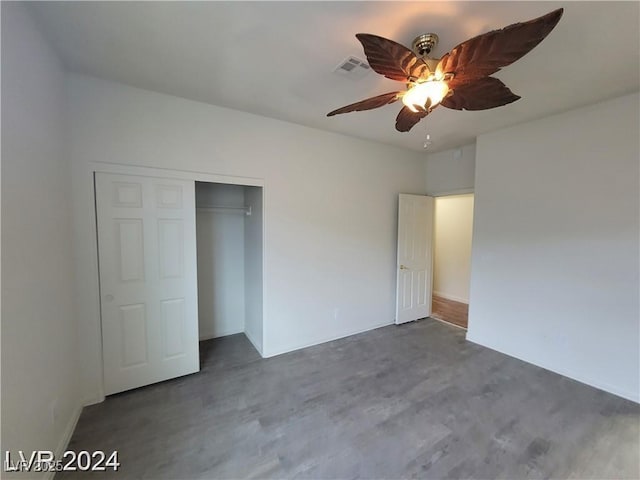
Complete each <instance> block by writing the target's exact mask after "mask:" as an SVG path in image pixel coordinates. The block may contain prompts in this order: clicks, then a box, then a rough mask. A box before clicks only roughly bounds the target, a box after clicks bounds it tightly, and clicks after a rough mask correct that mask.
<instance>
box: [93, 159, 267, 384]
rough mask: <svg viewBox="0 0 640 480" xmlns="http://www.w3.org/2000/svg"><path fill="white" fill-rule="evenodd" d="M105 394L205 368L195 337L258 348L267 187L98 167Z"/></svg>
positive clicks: (99, 257)
mask: <svg viewBox="0 0 640 480" xmlns="http://www.w3.org/2000/svg"><path fill="white" fill-rule="evenodd" d="M95 193H96V224H97V242H98V269H99V280H100V313H101V322H102V328H101V330H102V357H103V358H102V360H103V372H104V376H103V378H104V391H105V394H106V395H110V394H113V393H118V392H122V391H125V390H130V389H132V388H138V387H141V386H144V385H149V384H151V383H155V382H160V381H163V380H168V379H170V378H175V377H179V376H182V375H187V374H191V373H195V372H198V371H199V368H200V362H199V340H204V339H209V338H214V337H220V336H224V335H232V334H236V333H242V332H244V334H245V335H246V336H247V337H248V338H249V340H250V341H251V342H252V343H253V345H254V346H255V348H256V349H257V350H258V352H260V353H262V225H263V224H262V216H263V208H262V187H254V186H242V185H230V184H222V183H207V182H199V181H194V180H190V179H187V178H184V177H183V178H162V177H151V176H143V175H129V174H116V173H106V172H105V173H103V172H96V174H95Z"/></svg>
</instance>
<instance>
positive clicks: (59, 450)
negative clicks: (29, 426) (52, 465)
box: [44, 406, 82, 479]
mask: <svg viewBox="0 0 640 480" xmlns="http://www.w3.org/2000/svg"><path fill="white" fill-rule="evenodd" d="M81 413H82V407H81V406H79V407H77V408H76V409H75V410H74V411H73V414H72V415H71V418H69V421H68V422H67V426H66V428H65V429H64V433H63V434H62V437H60V441H59V442H58V445H57V446H56V450H55V452H54V455H55V459H56V460H60V459H62V454H63V453H64V452H65V450H66V449H67V447H68V446H69V442H70V441H71V437H72V436H73V432H74V431H75V429H76V425H77V424H78V420H79V419H80V414H81ZM55 474H56V472H55V471H51V472H46V474H45V476H44V478H46V479H53V477H54V476H55Z"/></svg>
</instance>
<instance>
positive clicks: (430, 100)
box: [402, 80, 449, 113]
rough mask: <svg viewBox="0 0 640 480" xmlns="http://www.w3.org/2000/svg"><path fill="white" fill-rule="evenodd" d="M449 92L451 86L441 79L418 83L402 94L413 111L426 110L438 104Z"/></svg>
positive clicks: (404, 101)
mask: <svg viewBox="0 0 640 480" xmlns="http://www.w3.org/2000/svg"><path fill="white" fill-rule="evenodd" d="M447 93H449V86H448V85H447V84H446V82H443V81H441V80H431V81H428V82H423V83H418V84H415V85H414V86H412V87H411V88H409V90H407V92H406V93H405V94H404V95H403V96H402V103H404V104H405V106H406V107H407V108H408V109H409V110H411V111H412V112H416V113H417V112H425V111H428V110H430V109H432V108H433V107H435V106H436V105H438V104H439V103H440V102H441V101H442V99H443V98H444V97H446V96H447Z"/></svg>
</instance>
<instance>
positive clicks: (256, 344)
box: [244, 330, 264, 358]
mask: <svg viewBox="0 0 640 480" xmlns="http://www.w3.org/2000/svg"><path fill="white" fill-rule="evenodd" d="M244 336H245V337H247V338H248V339H249V341H250V342H251V345H253V348H255V349H256V350H257V351H258V353H259V354H260V356H261V357H262V358H264V355H263V354H262V345H260V344H259V343H258V342H257V341H256V339H255V338H253V335H251V334H249V332H247V331H246V330H245V331H244Z"/></svg>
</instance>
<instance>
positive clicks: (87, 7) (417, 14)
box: [31, 1, 640, 151]
mask: <svg viewBox="0 0 640 480" xmlns="http://www.w3.org/2000/svg"><path fill="white" fill-rule="evenodd" d="M639 5H640V4H639V3H638V2H569V1H567V2H546V1H544V2H477V1H475V2H408V3H404V2H325V1H321V2H131V3H128V2H42V3H40V2H38V3H32V4H31V8H32V11H33V13H34V15H35V16H36V18H37V21H38V22H39V23H40V25H41V26H42V28H43V30H44V32H45V34H46V36H47V37H48V38H49V39H50V41H51V42H52V44H53V46H54V48H55V49H56V50H57V51H58V52H59V54H60V56H61V58H62V61H63V62H64V64H65V65H66V67H67V68H68V69H70V70H72V71H76V72H81V73H87V74H90V75H94V76H97V77H101V78H106V79H111V80H115V81H119V82H122V83H126V84H129V85H133V86H136V87H140V88H145V89H149V90H155V91H158V92H164V93H168V94H172V95H177V96H180V97H184V98H189V99H193V100H199V101H202V102H207V103H211V104H215V105H221V106H224V107H229V108H234V109H237V110H243V111H246V112H251V113H255V114H258V115H264V116H267V117H272V118H277V119H280V120H286V121H289V122H294V123H298V124H301V125H307V126H310V127H315V128H320V129H323V130H329V131H333V132H339V133H343V134H346V135H351V136H355V137H361V138H366V139H371V140H376V141H379V142H383V143H388V144H392V145H397V146H400V147H404V148H409V149H413V150H418V151H420V150H422V145H423V141H424V137H425V135H426V133H429V134H430V135H431V139H432V141H433V145H432V147H431V148H430V151H439V150H444V149H447V148H452V147H455V146H459V145H462V144H465V143H469V142H471V141H473V140H474V138H475V137H476V136H477V135H478V134H481V133H486V132H488V131H491V130H496V129H499V128H503V127H506V126H509V125H512V124H515V123H520V122H523V121H526V120H530V119H534V118H539V117H543V116H545V115H549V114H552V113H556V112H560V111H564V110H568V109H571V108H574V107H578V106H581V105H585V104H589V103H593V102H595V101H598V100H603V99H606V98H611V97H615V96H618V95H621V94H625V93H629V92H633V91H637V90H638V89H639V87H640V84H639V71H640V38H639V33H638V32H639V30H640V29H639V15H640V11H639ZM559 7H564V8H565V13H564V17H563V18H562V20H561V21H560V23H559V24H558V26H557V27H556V29H555V30H554V31H553V32H552V33H551V34H550V35H549V37H547V39H546V40H544V41H543V42H542V43H541V44H540V45H539V46H538V47H536V48H535V49H534V50H533V51H532V52H531V53H529V54H528V55H526V56H525V57H524V58H522V59H521V60H519V61H518V62H516V63H514V64H513V65H511V66H509V67H506V68H505V69H504V70H503V71H501V72H499V73H498V74H496V76H497V77H499V78H500V79H502V80H503V81H504V82H505V83H506V84H507V85H508V86H509V87H510V88H511V89H512V90H513V91H514V92H515V93H516V94H518V95H521V96H522V97H523V98H522V99H521V100H519V101H517V102H515V103H513V104H511V105H508V106H505V107H501V108H497V109H494V110H487V111H483V112H459V111H453V110H448V109H446V108H443V107H441V108H438V109H436V110H435V111H434V112H433V114H432V115H431V116H429V117H428V118H427V119H425V120H423V121H422V122H421V123H419V124H418V126H416V127H414V129H413V131H411V132H410V133H399V132H397V131H396V130H395V129H394V125H395V116H396V114H397V112H398V111H399V109H400V105H399V104H394V105H389V106H386V107H383V108H380V109H378V110H372V111H368V112H356V113H350V114H346V115H340V116H336V117H332V118H327V117H326V116H325V115H326V113H327V112H329V111H330V110H333V109H335V108H337V107H340V106H343V105H345V104H348V103H353V102H355V101H357V100H361V99H363V98H366V97H369V96H373V95H377V94H380V93H384V92H388V91H394V90H397V89H399V88H398V87H400V89H402V85H401V84H399V83H397V82H393V81H391V80H388V79H385V78H383V77H381V76H379V75H377V74H375V73H374V72H371V73H370V74H368V75H367V76H366V77H365V78H363V79H361V80H352V79H350V78H345V77H343V76H340V75H338V74H336V73H333V70H334V68H335V67H336V66H337V65H338V63H339V62H341V61H342V60H343V59H344V58H345V57H347V56H349V55H354V56H357V57H360V58H364V54H363V52H362V47H361V45H360V43H359V42H358V41H357V40H356V38H355V36H354V35H355V34H356V33H359V32H363V33H375V34H377V35H381V36H384V37H387V38H390V39H393V40H396V41H398V42H400V43H403V44H404V45H410V44H411V41H412V40H413V38H414V37H415V36H417V35H418V34H420V33H424V32H435V33H437V34H438V35H439V36H440V45H439V46H438V47H437V48H436V50H435V52H434V54H436V55H437V56H441V55H443V54H444V53H445V52H446V51H448V50H450V49H451V48H452V47H454V46H455V45H456V44H458V43H460V42H462V41H464V40H466V39H468V38H470V37H472V36H475V35H478V34H480V33H484V32H486V31H488V30H492V29H496V28H501V27H503V26H506V25H509V24H511V23H515V22H518V21H525V20H529V19H531V18H535V17H537V16H540V15H542V14H545V13H547V12H549V11H551V10H553V9H556V8H559ZM238 128H243V127H242V125H238Z"/></svg>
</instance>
